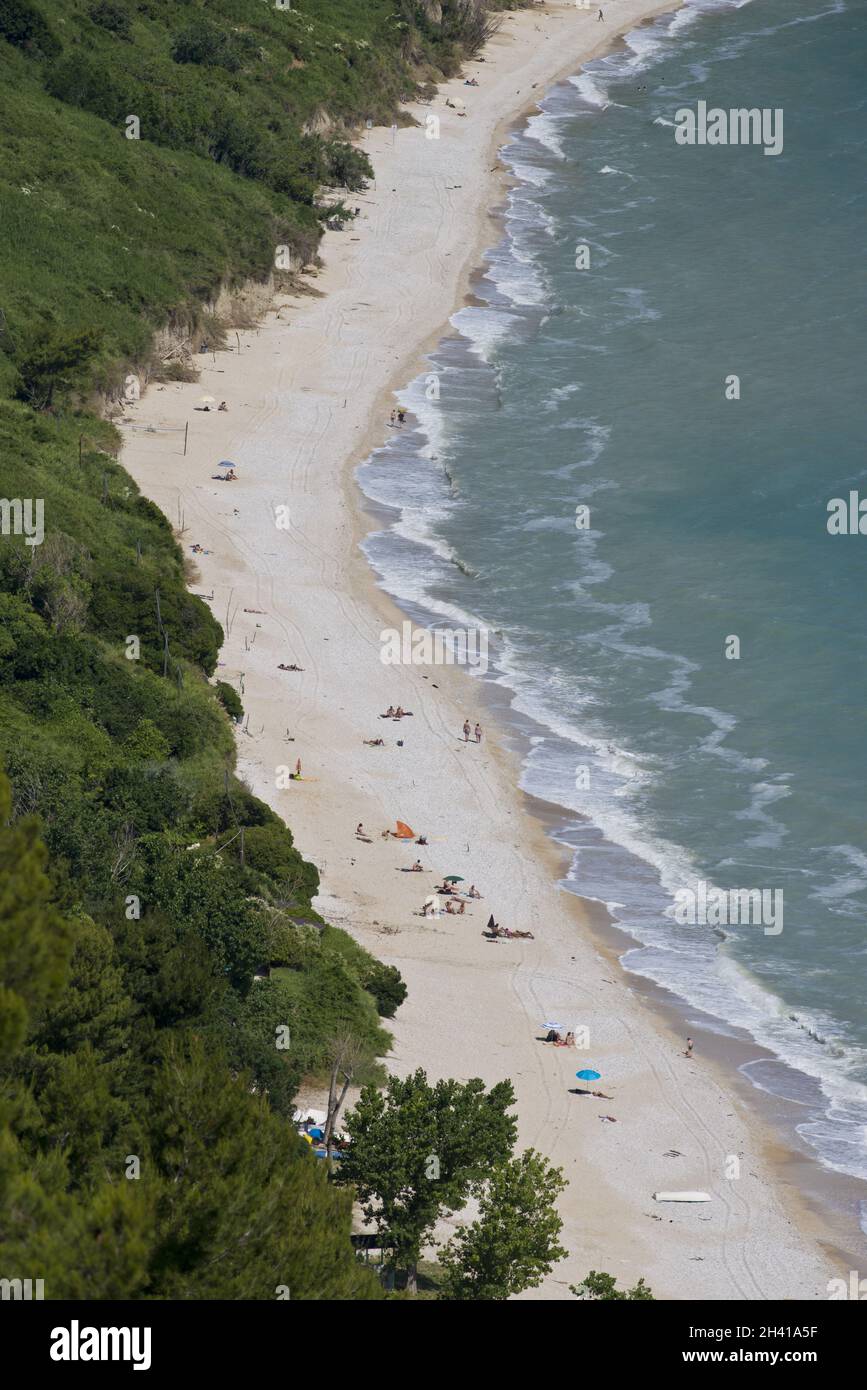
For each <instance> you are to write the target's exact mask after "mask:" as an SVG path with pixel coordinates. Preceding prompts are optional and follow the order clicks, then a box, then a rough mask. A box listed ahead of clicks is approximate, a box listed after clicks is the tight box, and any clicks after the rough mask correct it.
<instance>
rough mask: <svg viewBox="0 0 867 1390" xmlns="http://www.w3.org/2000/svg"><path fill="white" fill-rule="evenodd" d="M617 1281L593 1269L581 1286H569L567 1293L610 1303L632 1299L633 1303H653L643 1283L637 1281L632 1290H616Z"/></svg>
mask: <svg viewBox="0 0 867 1390" xmlns="http://www.w3.org/2000/svg"><path fill="white" fill-rule="evenodd" d="M616 1285H617V1280H616V1279H615V1277H614V1276H613V1275H612V1274H603V1273H599V1274H597V1272H596V1270H595V1269H591V1271H590V1273H589V1274H588V1275H587V1278H586V1279H585V1280H584V1282H583V1284H570V1285H569V1292H570V1293H573V1294H574V1295H575V1297H576V1298H587V1299H602V1300H605V1301H606V1302H610V1301H611V1300H614V1299H633V1300H635V1301H644V1302H647V1301H648V1300H649V1301H650V1302H653V1294H652V1293H651V1291H650V1289H649V1288H648V1287H647V1285H646V1284H645V1282H644V1279H643V1278H641V1279H639V1281H638V1283H637V1284H636V1285H635V1287H634V1288H632V1289H618V1288H617V1287H616Z"/></svg>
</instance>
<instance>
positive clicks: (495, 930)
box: [482, 918, 536, 941]
mask: <svg viewBox="0 0 867 1390" xmlns="http://www.w3.org/2000/svg"><path fill="white" fill-rule="evenodd" d="M482 936H487V937H489V938H490V939H491V940H492V941H494V940H496V939H497V938H498V937H504V938H506V939H507V940H509V941H515V940H517V941H535V939H536V938H535V937H534V935H533V933H532V932H531V931H513V930H512V929H511V927H501V926H499V924H498V923H497V922H495V921H494V919H493V918H491V920H490V921H489V922H488V925H487V927H486V928H485V930H484V931H483V932H482Z"/></svg>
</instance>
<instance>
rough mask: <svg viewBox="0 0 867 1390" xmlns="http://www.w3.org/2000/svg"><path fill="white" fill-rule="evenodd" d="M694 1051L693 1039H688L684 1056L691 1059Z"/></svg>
mask: <svg viewBox="0 0 867 1390" xmlns="http://www.w3.org/2000/svg"><path fill="white" fill-rule="evenodd" d="M692 1049H693V1041H692V1038H687V1040H686V1048H685V1050H684V1054H683V1055H684V1057H691V1056H692Z"/></svg>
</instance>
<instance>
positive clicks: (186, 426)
mask: <svg viewBox="0 0 867 1390" xmlns="http://www.w3.org/2000/svg"><path fill="white" fill-rule="evenodd" d="M189 432H190V422H189V420H188V421H187V423H186V424H185V425H184V458H186V457H187V435H188V434H189Z"/></svg>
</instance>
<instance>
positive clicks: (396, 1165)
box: [335, 1069, 517, 1292]
mask: <svg viewBox="0 0 867 1390" xmlns="http://www.w3.org/2000/svg"><path fill="white" fill-rule="evenodd" d="M514 1102H515V1094H514V1091H513V1089H512V1084H511V1082H510V1081H501V1082H499V1083H498V1084H497V1085H496V1086H492V1087H491V1090H490V1091H488V1092H486V1091H485V1087H484V1083H483V1082H482V1081H481V1080H480V1079H479V1078H478V1077H474V1078H472V1080H470V1081H468V1082H466V1084H461V1083H460V1082H459V1081H454V1080H448V1081H437V1082H435V1083H434V1085H431V1084H430V1083H429V1082H428V1079H427V1076H426V1074H425V1073H424V1071H422V1070H421V1069H419V1070H418V1071H416V1072H414V1073H413V1075H412V1076H408V1077H405V1078H399V1077H394V1076H393V1077H389V1080H388V1085H387V1087H386V1089H385V1091H384V1092H381V1091H379V1090H377V1088H376V1087H375V1086H365V1087H364V1089H363V1090H362V1092H361V1096H360V1098H359V1101H358V1104H357V1105H356V1107H355V1109H354V1110H353V1111H351V1112H350V1113H349V1114H348V1115H347V1117H346V1119H345V1121H344V1128H345V1129H346V1131H347V1134H348V1135H349V1140H350V1144H349V1149H348V1152H347V1154H346V1156H345V1157H344V1158H343V1159H342V1160H341V1162H340V1164H339V1165H338V1167H337V1170H336V1172H335V1180H336V1181H338V1182H340V1183H352V1184H353V1185H354V1187H355V1190H356V1195H357V1197H358V1201H359V1202H360V1204H361V1209H362V1211H363V1213H364V1215H365V1218H366V1219H367V1220H368V1221H372V1222H375V1223H376V1227H377V1230H378V1231H379V1232H380V1235H381V1236H382V1239H383V1242H384V1245H385V1247H386V1248H387V1249H388V1250H389V1268H390V1271H391V1275H392V1277H393V1275H394V1272H395V1271H396V1270H397V1269H405V1270H406V1271H407V1288H408V1289H409V1290H410V1291H411V1292H414V1291H415V1288H416V1270H417V1266H418V1261H419V1257H420V1253H421V1247H422V1245H423V1244H424V1243H425V1241H426V1239H427V1238H428V1236H429V1235H430V1233H431V1231H432V1230H433V1227H434V1226H435V1224H436V1222H437V1220H438V1219H439V1218H440V1216H442V1215H443V1213H445V1212H449V1211H456V1210H457V1209H458V1208H460V1207H462V1206H463V1205H464V1203H465V1202H466V1200H467V1196H468V1195H469V1192H470V1189H471V1187H472V1185H473V1184H474V1183H475V1182H477V1181H478V1180H480V1179H481V1178H482V1176H483V1174H484V1172H485V1170H486V1169H488V1168H490V1167H491V1166H492V1165H495V1164H497V1163H503V1162H505V1161H506V1160H507V1159H508V1158H509V1156H510V1154H511V1151H512V1145H513V1143H514V1141H515V1134H516V1129H517V1126H516V1122H515V1120H514V1119H513V1118H512V1117H511V1116H510V1115H507V1114H506V1111H507V1110H508V1109H509V1107H510V1106H512V1105H513V1104H514Z"/></svg>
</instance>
